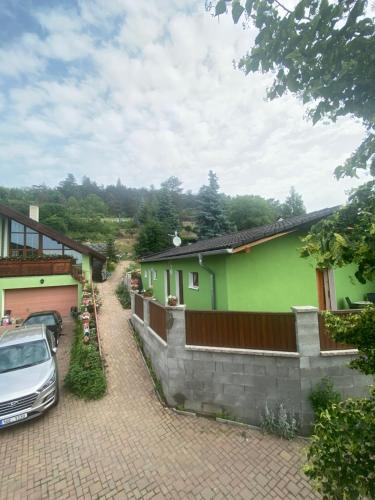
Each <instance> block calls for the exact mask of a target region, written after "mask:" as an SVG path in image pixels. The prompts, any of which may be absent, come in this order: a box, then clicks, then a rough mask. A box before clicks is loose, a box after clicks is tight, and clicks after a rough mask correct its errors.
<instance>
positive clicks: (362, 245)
mask: <svg viewBox="0 0 375 500" xmlns="http://www.w3.org/2000/svg"><path fill="white" fill-rule="evenodd" d="M308 255H311V256H312V257H314V258H315V260H316V261H317V264H318V266H319V267H321V268H327V267H332V266H333V267H342V266H345V265H346V264H351V263H354V264H356V266H357V271H356V273H355V276H356V278H357V279H358V280H359V281H360V282H361V283H365V282H366V281H371V280H374V279H375V181H369V182H367V183H366V184H364V185H362V186H360V187H359V188H358V189H357V190H355V191H354V192H353V193H352V194H351V196H350V197H349V203H348V204H347V205H345V206H344V207H343V208H341V209H340V210H339V211H338V212H337V213H336V214H335V215H333V216H332V217H330V218H328V219H325V220H322V221H321V222H319V223H318V224H316V225H315V226H314V227H313V228H312V230H311V231H310V234H309V235H308V236H307V237H306V238H305V239H304V248H303V256H308Z"/></svg>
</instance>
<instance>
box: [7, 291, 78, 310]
mask: <svg viewBox="0 0 375 500" xmlns="http://www.w3.org/2000/svg"><path fill="white" fill-rule="evenodd" d="M77 301H78V287H77V286H76V285H73V286H50V287H46V288H17V289H14V290H5V308H4V309H5V310H7V309H10V310H11V311H12V312H11V314H12V316H13V317H14V318H26V316H28V315H29V314H30V313H32V312H37V311H47V310H50V309H55V310H56V311H59V313H60V314H61V316H68V315H69V314H70V308H71V307H72V306H76V305H77Z"/></svg>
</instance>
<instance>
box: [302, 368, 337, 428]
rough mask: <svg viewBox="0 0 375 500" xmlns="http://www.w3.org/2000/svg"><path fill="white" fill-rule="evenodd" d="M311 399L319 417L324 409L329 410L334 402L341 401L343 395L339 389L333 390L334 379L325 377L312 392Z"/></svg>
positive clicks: (316, 415)
mask: <svg viewBox="0 0 375 500" xmlns="http://www.w3.org/2000/svg"><path fill="white" fill-rule="evenodd" d="M309 399H310V402H311V406H312V407H313V410H314V413H315V418H316V419H318V418H319V415H320V414H321V413H322V411H324V410H327V408H330V407H331V405H332V404H334V403H339V402H340V400H341V397H340V394H339V393H338V392H337V391H334V390H333V383H332V381H331V380H330V379H329V378H328V377H324V378H322V380H321V381H320V382H319V383H318V384H317V385H316V387H315V388H314V389H313V390H312V391H311V392H310V396H309Z"/></svg>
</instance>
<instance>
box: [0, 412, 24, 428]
mask: <svg viewBox="0 0 375 500" xmlns="http://www.w3.org/2000/svg"><path fill="white" fill-rule="evenodd" d="M25 418H27V413H22V414H21V415H16V416H14V417H9V418H4V419H3V420H0V427H1V426H2V425H7V424H13V423H14V422H19V421H20V420H24V419H25Z"/></svg>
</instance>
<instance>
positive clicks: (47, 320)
mask: <svg viewBox="0 0 375 500" xmlns="http://www.w3.org/2000/svg"><path fill="white" fill-rule="evenodd" d="M24 324H25V325H46V326H54V325H56V321H55V317H54V316H53V315H52V314H41V315H40V316H30V318H27V320H26V321H25V322H24Z"/></svg>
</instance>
